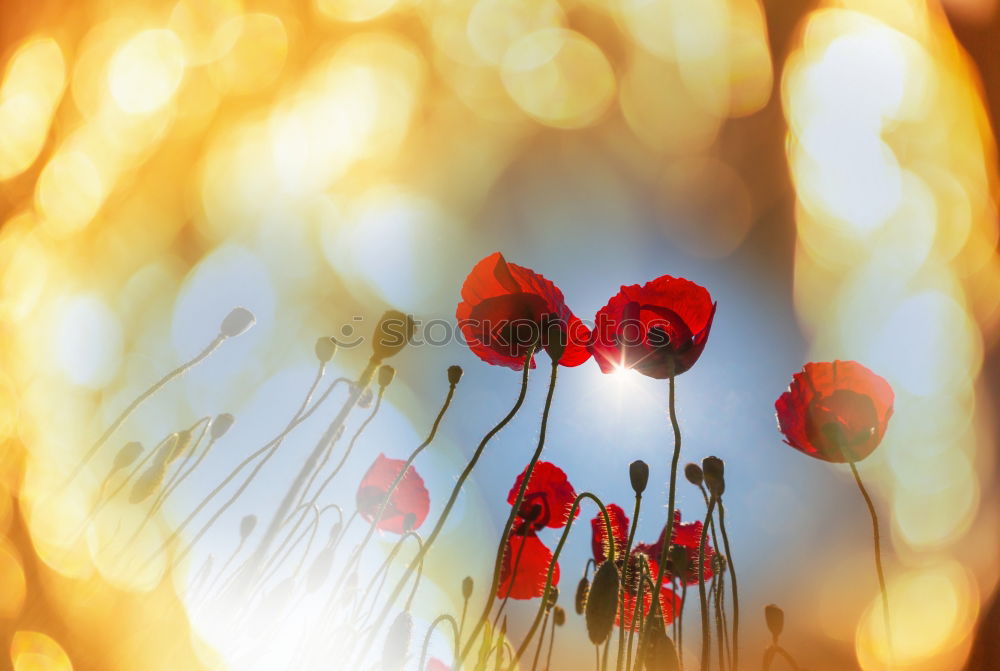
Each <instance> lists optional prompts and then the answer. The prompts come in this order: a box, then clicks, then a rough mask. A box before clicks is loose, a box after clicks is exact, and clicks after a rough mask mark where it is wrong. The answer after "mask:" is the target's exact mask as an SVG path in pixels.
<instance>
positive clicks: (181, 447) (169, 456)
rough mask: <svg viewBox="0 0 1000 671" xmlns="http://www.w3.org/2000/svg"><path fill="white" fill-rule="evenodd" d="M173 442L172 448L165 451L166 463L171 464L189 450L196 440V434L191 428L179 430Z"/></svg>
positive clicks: (166, 464)
mask: <svg viewBox="0 0 1000 671" xmlns="http://www.w3.org/2000/svg"><path fill="white" fill-rule="evenodd" d="M174 435H175V438H174V440H173V441H171V442H172V446H171V447H170V449H168V450H165V451H164V455H165V457H164V459H165V461H164V465H165V466H169V465H170V464H172V463H174V462H175V461H177V459H178V458H180V456H181V455H183V454H184V453H185V452H187V451H188V449H189V448H190V447H191V443H192V441H193V440H194V435H193V434H192V433H191V431H190V430H189V429H184V430H183V431H178V432H177V433H176V434H174Z"/></svg>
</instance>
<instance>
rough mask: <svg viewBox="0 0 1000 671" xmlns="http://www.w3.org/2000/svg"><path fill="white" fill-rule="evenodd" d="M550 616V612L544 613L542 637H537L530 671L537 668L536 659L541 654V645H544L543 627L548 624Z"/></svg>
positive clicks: (543, 628) (543, 629)
mask: <svg viewBox="0 0 1000 671" xmlns="http://www.w3.org/2000/svg"><path fill="white" fill-rule="evenodd" d="M550 616H551V611H548V610H546V611H545V617H544V618H543V619H542V635H541V636H539V637H538V645H536V646H535V656H534V657H533V658H532V659H531V671H535V669H537V668H538V657H539V656H540V655H541V654H542V644H543V643H545V627H547V626H548V624H549V617H550Z"/></svg>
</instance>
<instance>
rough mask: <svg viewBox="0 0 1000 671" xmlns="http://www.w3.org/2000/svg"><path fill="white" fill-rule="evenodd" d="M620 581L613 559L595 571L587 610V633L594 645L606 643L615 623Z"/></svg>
mask: <svg viewBox="0 0 1000 671" xmlns="http://www.w3.org/2000/svg"><path fill="white" fill-rule="evenodd" d="M619 583H620V578H619V576H618V567H617V566H615V563H614V562H612V561H606V562H604V563H603V564H601V565H600V567H598V569H597V572H596V573H594V584H593V585H591V587H590V596H589V597H588V598H587V608H586V611H585V613H586V617H587V634H588V635H589V636H590V642H591V643H593V644H594V645H601V644H602V643H604V641H605V640H607V638H608V635H609V634H610V633H611V627H613V626H614V624H615V613H616V612H617V610H618V585H619Z"/></svg>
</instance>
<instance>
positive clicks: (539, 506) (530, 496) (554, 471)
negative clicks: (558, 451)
mask: <svg viewBox="0 0 1000 671" xmlns="http://www.w3.org/2000/svg"><path fill="white" fill-rule="evenodd" d="M526 470H527V468H525V471H526ZM523 481H524V471H522V472H521V474H520V475H518V476H517V479H516V480H515V481H514V486H513V487H511V490H510V493H508V494H507V503H509V504H510V505H514V502H515V501H516V500H517V492H518V491H519V490H520V489H521V483H522V482H523ZM575 500H576V491H575V490H574V489H573V485H571V484H570V482H569V480H568V479H567V478H566V473H564V472H563V470H562V469H561V468H559V467H558V466H556V465H555V464H552V463H549V462H547V461H539V462H538V463H536V464H535V468H534V470H533V471H532V472H531V480H529V481H528V486H527V488H525V490H524V498H523V499H522V500H521V506H520V509H519V510H518V512H517V517H518V519H519V520H520V522H521V524H522V525H526V526H530V527H531V528H533V529H534V530H536V531H538V530H540V529H543V528H544V527H551V528H553V529H559V528H562V527H564V526H566V522H567V521H568V520H569V513H570V510H571V509H572V508H573V502H574V501H575ZM576 514H577V516H579V514H580V509H579V508H577V510H576Z"/></svg>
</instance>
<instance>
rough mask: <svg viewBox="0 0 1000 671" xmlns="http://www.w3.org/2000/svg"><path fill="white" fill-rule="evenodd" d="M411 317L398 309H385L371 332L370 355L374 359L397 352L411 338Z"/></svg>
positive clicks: (412, 328) (413, 325) (378, 359)
mask: <svg viewBox="0 0 1000 671" xmlns="http://www.w3.org/2000/svg"><path fill="white" fill-rule="evenodd" d="M415 329H416V324H414V322H413V317H411V316H410V315H408V314H404V313H402V312H400V311H399V310H387V311H386V312H385V314H383V315H382V319H380V320H379V322H378V324H377V325H376V326H375V333H373V334H372V355H373V356H374V358H375V360H376V361H382V360H383V359H388V358H389V357H391V356H395V355H397V354H399V353H400V352H401V351H402V350H403V348H405V347H406V345H407V344H408V343H409V342H410V340H411V339H412V338H413V332H414V330H415Z"/></svg>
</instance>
